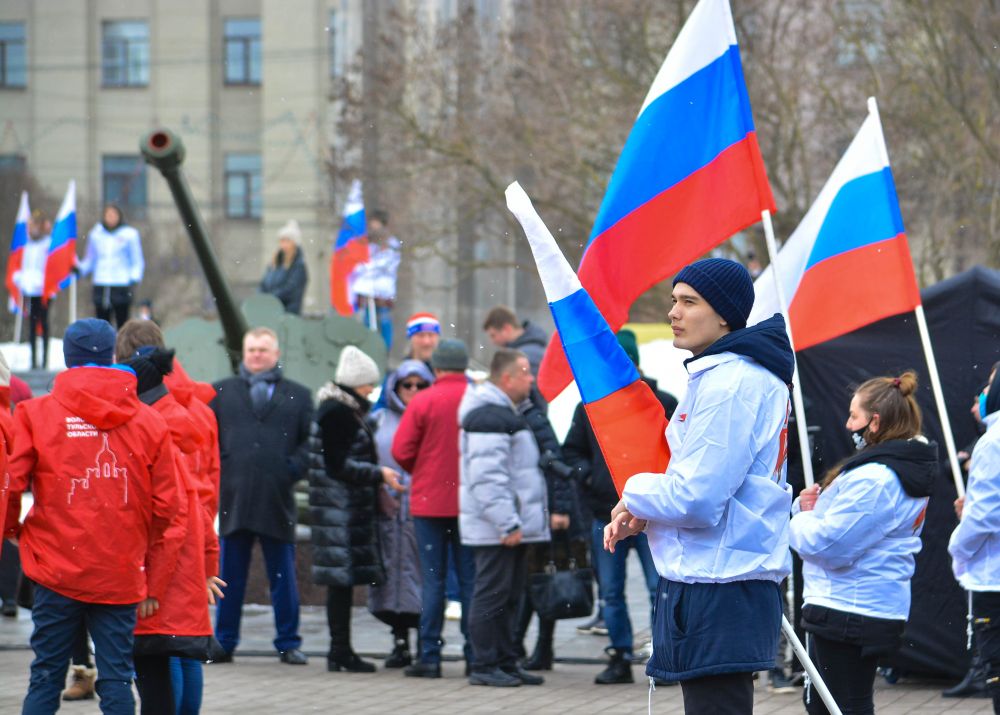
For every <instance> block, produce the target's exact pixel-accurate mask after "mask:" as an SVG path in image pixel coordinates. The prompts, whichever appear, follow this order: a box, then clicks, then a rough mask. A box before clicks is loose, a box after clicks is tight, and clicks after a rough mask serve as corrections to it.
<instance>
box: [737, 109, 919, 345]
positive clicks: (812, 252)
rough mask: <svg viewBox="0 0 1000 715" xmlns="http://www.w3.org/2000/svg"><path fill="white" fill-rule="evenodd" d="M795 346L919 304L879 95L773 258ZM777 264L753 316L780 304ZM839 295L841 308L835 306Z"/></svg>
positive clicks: (761, 284) (765, 277)
mask: <svg viewBox="0 0 1000 715" xmlns="http://www.w3.org/2000/svg"><path fill="white" fill-rule="evenodd" d="M775 263H776V264H777V267H778V277H779V280H780V281H781V283H782V286H783V287H784V294H785V295H786V296H788V302H789V306H788V317H789V323H790V326H791V332H792V340H793V341H794V343H795V349H796V350H804V349H805V348H809V347H812V346H813V345H818V344H819V343H822V342H825V341H827V340H832V339H833V338H836V337H839V336H841V335H844V334H846V333H849V332H851V331H853V330H857V329H858V328H860V327H862V326H864V325H868V324H870V323H874V322H875V321H877V320H881V319H882V318H887V317H889V316H891V315H898V314H900V313H906V312H909V311H911V310H914V309H915V308H916V307H917V306H918V305H920V289H919V287H918V286H917V279H916V276H915V275H914V273H913V260H912V258H911V257H910V247H909V244H908V243H907V240H906V233H905V231H904V229H903V217H902V214H901V213H900V211H899V199H898V197H897V196H896V184H895V182H894V181H893V178H892V169H891V168H890V167H889V153H888V151H887V150H886V145H885V137H884V136H883V134H882V125H881V123H880V122H879V118H878V110H877V109H876V108H875V105H874V100H869V114H868V117H867V118H866V119H865V121H864V123H863V124H862V125H861V129H860V130H859V131H858V133H857V135H856V136H855V137H854V140H853V141H852V142H851V144H850V146H849V147H848V148H847V151H846V152H844V155H843V157H841V159H840V161H839V162H838V163H837V166H836V168H834V170H833V173H832V174H831V175H830V178H829V179H828V180H827V182H826V185H825V186H823V189H822V190H821V191H820V192H819V196H817V197H816V201H815V202H814V203H813V205H812V206H811V207H810V209H809V211H808V212H807V213H806V215H805V218H803V219H802V222H801V223H800V224H799V226H798V228H796V229H795V232H794V233H792V235H791V236H790V237H789V238H788V240H787V241H786V242H785V245H784V246H782V248H781V251H779V252H778V256H777V258H776V259H775ZM772 270H773V269H772V268H771V267H768V269H767V270H765V271H764V272H763V273H762V274H761V275H760V276H759V277H758V278H757V281H756V282H755V290H756V301H755V302H754V308H753V312H752V313H751V315H750V319H749V321H748V322H749V323H751V324H752V323H756V322H759V321H760V320H763V319H764V318H767V317H770V316H771V315H773V314H774V313H776V312H780V310H781V308H780V306H779V304H778V298H777V294H776V291H775V288H774V277H773V274H772ZM831 296H836V307H835V309H834V308H832V307H831V305H832V303H831Z"/></svg>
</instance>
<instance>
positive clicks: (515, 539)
mask: <svg viewBox="0 0 1000 715" xmlns="http://www.w3.org/2000/svg"><path fill="white" fill-rule="evenodd" d="M521 536H522V534H521V528H520V527H518V528H517V529H516V530H515V531H512V532H510V533H509V534H507V535H506V536H504V537H503V538H501V539H500V543H501V544H503V545H504V546H517V545H518V544H520V543H521Z"/></svg>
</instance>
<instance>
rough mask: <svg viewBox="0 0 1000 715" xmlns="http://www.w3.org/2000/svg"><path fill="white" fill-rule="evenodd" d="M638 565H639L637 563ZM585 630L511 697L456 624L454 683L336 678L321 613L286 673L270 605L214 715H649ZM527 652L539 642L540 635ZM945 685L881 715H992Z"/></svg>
mask: <svg viewBox="0 0 1000 715" xmlns="http://www.w3.org/2000/svg"><path fill="white" fill-rule="evenodd" d="M630 561H632V562H635V561H636V560H635V559H631V560H630ZM629 602H630V608H631V612H632V615H633V619H634V621H635V624H636V627H637V631H638V632H637V634H636V635H637V637H636V643H637V646H639V645H641V644H642V643H643V642H644V641H645V640H646V639H648V635H649V629H648V625H649V623H648V622H649V611H648V607H649V602H648V599H647V597H646V596H645V595H644V594H643V588H642V578H641V575H640V574H639V573H638V569H637V568H630V573H629ZM579 622H580V621H563V622H560V623H559V625H558V628H557V630H556V655H557V657H558V658H560V662H558V663H557V664H556V666H555V670H553V671H552V672H550V673H545V677H546V681H547V682H546V683H545V685H543V686H541V687H530V688H529V687H521V688H511V689H506V690H504V689H495V688H475V687H472V686H469V685H468V684H467V683H466V681H465V679H464V677H462V669H463V664H462V663H460V662H457V661H456V660H454V659H457V658H458V657H460V654H461V644H462V637H461V635H460V633H459V631H458V625H457V623H456V622H454V621H449V622H447V624H446V628H445V639H446V640H447V641H448V643H447V645H446V646H445V656H446V657H450V658H452V660H449V661H448V662H446V663H445V666H444V674H445V677H444V678H442V679H441V680H414V679H411V678H404V677H403V676H402V674H401V673H400V672H399V671H386V670H384V669H381V668H380V669H379V671H378V672H376V673H375V674H374V675H355V674H346V673H327V672H326V668H325V665H326V663H325V660H324V658H323V655H324V654H325V652H326V648H327V645H328V638H327V635H326V615H325V612H324V610H323V609H322V608H316V607H307V608H304V609H303V612H302V624H301V632H302V636H303V639H304V644H303V647H304V650H305V651H306V652H307V653H308V654H309V655H310V656H312V660H311V661H310V663H309V665H308V666H305V667H293V666H287V665H282V664H280V663H279V662H278V661H277V658H276V657H275V656H274V655H273V653H274V651H273V647H272V646H271V642H270V640H271V638H272V637H273V621H272V619H271V610H270V608H269V607H266V606H259V605H249V606H247V607H246V608H245V610H244V620H243V642H242V643H241V644H240V647H239V649H238V650H237V655H236V662H235V663H233V664H232V665H211V666H206V668H205V703H204V707H203V712H204V713H205V714H206V715H215V714H216V713H219V714H220V715H226V714H228V713H233V714H234V715H255V714H257V713H282V715H294V714H296V713H310V712H333V711H336V712H349V713H351V715H361V714H363V713H378V715H385V714H386V713H387V712H389V713H393V714H394V715H419V714H420V713H438V714H441V715H446V714H450V713H463V714H464V713H495V712H505V713H507V715H521V714H522V713H565V712H571V713H573V715H585V714H588V713H604V712H614V713H616V715H629V714H631V713H635V714H636V715H638V714H639V713H645V712H647V686H646V685H645V681H644V679H643V676H642V669H641V667H640V666H636V667H635V668H634V673H635V675H636V679H637V680H638V681H639V682H637V683H636V684H634V685H622V686H597V685H594V684H593V680H594V675H595V674H597V673H598V672H599V671H600V670H601V668H602V662H603V660H602V657H601V649H602V648H603V647H604V645H606V643H607V639H606V638H603V637H598V636H591V635H581V634H578V633H577V632H576V629H575V626H576V625H577V624H578V623H579ZM30 633H31V620H30V614H29V613H28V612H27V611H23V610H22V611H21V612H20V614H19V617H18V618H17V619H8V618H3V619H0V713H2V714H4V715H6V713H16V712H19V711H20V704H21V699H22V698H23V696H24V692H25V689H26V687H27V676H28V665H29V663H30V661H31V651H30V650H28V649H27V642H28V637H29V635H30ZM353 640H354V647H355V649H356V650H357V651H359V652H360V653H362V654H365V655H368V656H372V657H378V658H382V657H384V656H385V655H386V652H387V650H388V649H389V648H390V647H391V642H390V637H389V634H388V629H387V627H386V626H384V625H383V624H381V623H379V622H378V621H376V620H375V619H374V618H373V617H372V616H371V615H370V614H368V613H367V611H366V610H365V609H363V608H355V609H354V620H353ZM527 641H528V643H529V644H530V643H531V642H533V629H532V631H529V635H528V639H527ZM940 691H941V685H940V684H925V683H906V682H901V683H898V684H896V685H894V686H889V685H886V684H885V683H884V682H882V679H881V678H880V679H879V682H878V692H877V696H876V700H875V704H876V708H877V710H878V712H879V714H880V715H905V714H909V713H927V714H928V715H929V714H930V713H949V714H954V715H966V714H967V713H989V712H991V710H992V708H991V706H990V703H989V701H988V700H959V701H955V700H945V699H943V698H941V696H940ZM61 712H64V713H69V714H70V715H92V714H94V713H98V712H100V710H99V708H98V705H97V704H96V702H95V701H89V702H83V703H66V704H65V705H64V706H63V708H62V710H61ZM653 712H654V713H681V712H683V707H682V702H681V695H680V689H679V688H676V687H673V688H660V689H658V690H657V691H656V692H655V693H653ZM755 712H756V713H758V714H764V713H774V714H779V713H780V714H782V715H784V714H789V715H790V714H791V713H802V712H804V709H803V706H802V703H801V700H800V696H799V695H797V694H796V695H775V694H771V693H769V692H768V690H767V687H766V684H765V683H763V682H761V683H758V685H757V697H756V707H755Z"/></svg>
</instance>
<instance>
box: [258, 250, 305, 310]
mask: <svg viewBox="0 0 1000 715" xmlns="http://www.w3.org/2000/svg"><path fill="white" fill-rule="evenodd" d="M308 281H309V274H308V273H307V272H306V262H305V260H304V259H303V258H302V249H297V250H296V251H295V258H293V259H292V263H291V265H289V266H285V265H272V266H268V268H267V270H266V271H265V272H264V277H263V278H262V279H261V281H260V292H261V293H270V294H271V295H273V296H274V297H275V298H277V299H278V300H280V301H281V304H282V305H283V306H285V312H287V313H294V314H295V315H298V314H299V313H301V312H302V294H303V293H305V291H306V283H307V282H308Z"/></svg>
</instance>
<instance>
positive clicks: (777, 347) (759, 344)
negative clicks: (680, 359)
mask: <svg viewBox="0 0 1000 715" xmlns="http://www.w3.org/2000/svg"><path fill="white" fill-rule="evenodd" d="M719 353H735V354H736V355H743V356H745V357H748V358H750V359H751V360H753V361H755V362H756V363H758V364H759V365H760V366H761V367H763V368H765V369H766V370H768V371H769V372H771V373H772V374H773V375H774V376H775V377H777V378H778V379H779V380H781V381H782V382H783V383H785V384H786V385H790V384H791V383H792V373H793V371H794V370H795V356H794V354H793V353H792V344H791V343H790V342H788V333H787V332H785V319H784V317H782V315H781V314H780V313H775V314H774V315H773V316H771V317H770V318H768V319H767V320H762V321H761V322H759V323H757V324H756V325H751V326H750V327H747V328H740V329H739V330H734V331H732V332H731V333H729V334H728V335H724V336H722V337H721V338H719V339H718V340H716V341H715V342H714V343H712V344H711V345H709V346H708V347H707V348H706V349H705V351H704V352H703V353H701V354H700V355H695V356H694V357H690V358H688V359H687V360H685V361H684V365H685V366H687V364H688V363H689V362H692V361H694V360H698V359H700V358H703V357H706V356H708V355H718V354H719Z"/></svg>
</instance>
